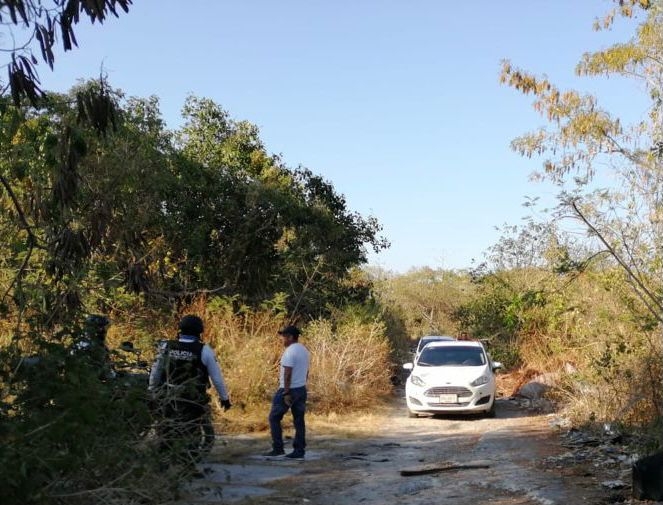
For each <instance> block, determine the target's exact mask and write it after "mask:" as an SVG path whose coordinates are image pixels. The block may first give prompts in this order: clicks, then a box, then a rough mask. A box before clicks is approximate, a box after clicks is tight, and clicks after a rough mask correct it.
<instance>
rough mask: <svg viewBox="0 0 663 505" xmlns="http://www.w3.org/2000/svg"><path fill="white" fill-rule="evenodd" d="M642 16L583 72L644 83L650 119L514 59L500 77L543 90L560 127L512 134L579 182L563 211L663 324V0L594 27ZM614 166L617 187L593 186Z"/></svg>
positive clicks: (554, 173) (539, 94)
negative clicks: (625, 115) (622, 113)
mask: <svg viewBox="0 0 663 505" xmlns="http://www.w3.org/2000/svg"><path fill="white" fill-rule="evenodd" d="M641 13H642V14H644V16H645V19H644V20H643V21H642V22H641V23H640V24H639V26H638V28H637V31H636V34H635V35H634V36H633V37H632V38H631V39H630V40H629V41H627V42H624V43H618V44H615V45H613V46H612V47H609V48H607V49H605V50H601V51H597V52H594V53H587V54H585V55H584V57H583V58H582V60H581V61H580V63H579V64H578V66H577V67H576V73H577V74H578V75H580V76H610V75H620V76H623V77H625V78H629V79H634V80H636V81H638V82H639V83H641V85H642V88H643V89H645V90H646V91H647V93H648V97H649V99H650V102H649V110H648V115H647V117H646V119H644V120H642V121H640V122H638V123H637V124H634V125H630V126H629V125H625V124H624V122H623V121H622V120H620V118H619V117H616V116H615V115H614V114H611V113H610V112H609V111H607V110H604V109H603V108H601V106H600V102H599V100H598V99H597V98H596V97H595V96H592V95H586V94H585V95H583V94H581V93H579V92H577V91H564V90H560V89H558V88H557V87H556V86H554V85H553V84H552V83H551V82H550V81H549V80H548V79H546V78H538V77H535V76H532V75H530V74H528V73H526V72H524V71H521V70H519V69H517V68H516V67H514V66H513V65H512V64H511V63H510V62H508V61H507V62H504V63H503V66H502V76H501V80H502V82H504V83H507V84H508V85H510V86H512V87H514V88H515V89H517V90H519V91H521V92H523V93H524V94H533V95H534V96H535V102H534V107H535V109H536V110H538V111H539V112H541V114H542V115H543V116H544V117H546V118H547V119H548V120H549V121H550V122H551V123H552V125H553V126H554V128H553V129H552V130H551V131H548V130H547V129H545V128H542V129H540V130H539V131H537V132H534V133H532V134H529V135H525V136H523V137H520V138H519V139H516V140H514V142H513V144H512V147H513V148H514V149H515V150H516V151H518V152H520V153H521V154H522V155H524V156H528V157H531V156H534V155H539V156H545V157H546V159H545V161H544V164H543V172H542V173H541V174H540V176H541V177H546V178H550V179H551V180H553V181H555V182H567V183H569V182H570V183H573V184H574V185H575V187H574V188H572V189H571V190H567V191H566V192H563V193H561V194H560V197H559V198H560V207H559V209H558V213H557V217H559V218H561V217H569V216H570V217H573V218H574V219H576V220H577V221H578V222H580V223H581V224H582V225H583V226H584V228H585V229H586V231H587V234H588V237H589V238H590V240H593V242H594V247H595V251H594V253H593V255H594V257H598V256H600V255H601V253H603V254H604V255H608V256H610V257H611V258H613V260H614V261H615V262H616V263H617V264H618V265H620V266H621V267H622V268H623V269H624V270H625V271H626V272H627V274H628V278H629V280H630V282H631V284H632V286H633V289H634V290H635V292H636V293H637V295H638V296H639V297H640V299H641V300H642V302H643V304H644V305H645V306H646V307H647V310H649V311H650V312H651V314H652V315H654V316H655V317H656V318H657V319H658V321H659V322H661V323H663V300H662V298H661V292H662V291H661V288H662V283H661V279H663V249H661V247H660V244H661V243H662V241H663V240H662V239H663V137H662V136H661V132H662V131H663V129H662V126H663V63H662V62H663V3H662V2H660V1H646V0H640V1H638V0H630V1H620V2H619V5H618V7H617V8H616V9H615V10H613V11H611V12H610V13H609V14H608V15H607V16H605V18H604V19H603V20H599V21H597V22H596V23H595V28H596V29H605V28H609V27H610V26H611V25H612V23H613V22H614V21H615V16H616V15H617V14H621V15H623V16H627V17H634V16H637V15H639V14H641ZM604 169H609V170H611V171H612V173H613V174H614V177H615V180H616V181H618V182H617V184H615V186H614V187H611V188H602V189H598V190H589V189H587V188H588V183H589V182H590V181H592V179H593V178H594V177H595V175H596V172H597V170H604Z"/></svg>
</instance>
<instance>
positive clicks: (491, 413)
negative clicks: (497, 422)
mask: <svg viewBox="0 0 663 505" xmlns="http://www.w3.org/2000/svg"><path fill="white" fill-rule="evenodd" d="M495 403H496V402H495V400H493V404H492V405H491V406H490V410H487V411H486V417H490V418H493V417H495Z"/></svg>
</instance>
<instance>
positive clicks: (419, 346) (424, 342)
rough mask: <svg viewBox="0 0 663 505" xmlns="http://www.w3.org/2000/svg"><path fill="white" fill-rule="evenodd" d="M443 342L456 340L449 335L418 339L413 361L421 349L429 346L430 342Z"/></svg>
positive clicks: (428, 336)
mask: <svg viewBox="0 0 663 505" xmlns="http://www.w3.org/2000/svg"><path fill="white" fill-rule="evenodd" d="M443 340H456V339H455V338H453V337H451V336H449V335H426V336H424V337H421V338H420V339H419V342H418V343H417V348H416V349H415V350H414V357H415V360H416V358H417V356H419V354H421V351H422V349H423V348H424V347H425V346H427V345H428V344H430V343H431V342H442V341H443Z"/></svg>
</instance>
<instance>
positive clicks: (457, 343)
mask: <svg viewBox="0 0 663 505" xmlns="http://www.w3.org/2000/svg"><path fill="white" fill-rule="evenodd" d="M438 347H478V348H479V349H483V344H482V343H481V342H477V341H476V340H439V341H437V342H431V343H430V344H426V349H431V348H438Z"/></svg>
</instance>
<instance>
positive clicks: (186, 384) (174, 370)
mask: <svg viewBox="0 0 663 505" xmlns="http://www.w3.org/2000/svg"><path fill="white" fill-rule="evenodd" d="M203 346H204V344H203V343H201V342H180V341H179V340H171V341H169V342H168V343H167V344H166V349H165V350H164V367H163V375H164V377H163V380H162V384H167V385H169V386H175V389H176V394H177V397H178V398H181V399H184V400H191V401H195V402H202V401H204V400H205V399H206V398H207V384H208V374H207V367H206V366H205V365H204V364H203V362H202V352H203Z"/></svg>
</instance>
